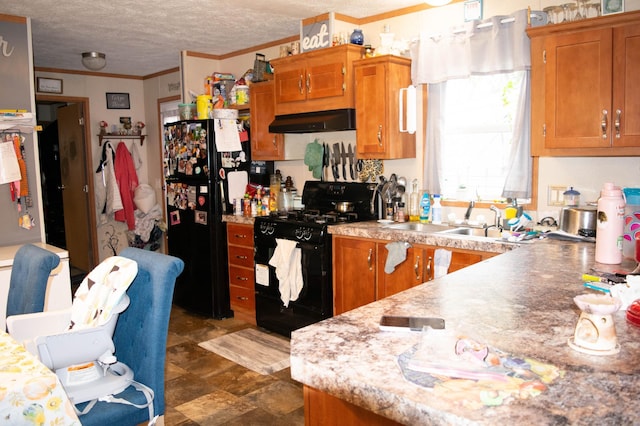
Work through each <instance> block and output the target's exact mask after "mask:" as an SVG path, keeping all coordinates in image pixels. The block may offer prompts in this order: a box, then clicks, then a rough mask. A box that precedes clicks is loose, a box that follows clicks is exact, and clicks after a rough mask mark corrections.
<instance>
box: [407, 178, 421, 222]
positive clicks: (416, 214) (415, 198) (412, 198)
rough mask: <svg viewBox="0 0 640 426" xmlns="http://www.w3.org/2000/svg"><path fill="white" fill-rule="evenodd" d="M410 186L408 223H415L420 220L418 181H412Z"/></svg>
mask: <svg viewBox="0 0 640 426" xmlns="http://www.w3.org/2000/svg"><path fill="white" fill-rule="evenodd" d="M411 185H412V190H411V194H410V195H409V221H411V222H417V221H419V220H420V194H418V179H414V180H413V182H412V183H411Z"/></svg>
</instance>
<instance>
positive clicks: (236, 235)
mask: <svg viewBox="0 0 640 426" xmlns="http://www.w3.org/2000/svg"><path fill="white" fill-rule="evenodd" d="M233 236H234V237H236V238H247V235H246V234H233Z"/></svg>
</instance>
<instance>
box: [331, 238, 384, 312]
mask: <svg viewBox="0 0 640 426" xmlns="http://www.w3.org/2000/svg"><path fill="white" fill-rule="evenodd" d="M375 300H376V243H375V241H371V240H360V239H354V238H343V237H334V239H333V314H334V315H339V314H341V313H343V312H346V311H349V310H351V309H355V308H357V307H359V306H363V305H366V304H368V303H371V302H373V301H375Z"/></svg>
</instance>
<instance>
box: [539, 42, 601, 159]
mask: <svg viewBox="0 0 640 426" xmlns="http://www.w3.org/2000/svg"><path fill="white" fill-rule="evenodd" d="M611 46H612V30H611V29H598V30H589V31H582V32H577V33H571V34H557V35H553V36H550V37H548V38H547V39H546V43H545V52H544V54H545V55H546V67H545V122H544V124H545V127H546V137H545V147H546V148H552V149H553V148H607V147H609V146H611V139H610V134H611V129H612V115H613V114H612V111H611V86H612V83H611V81H612V75H611V71H612V68H611V64H612V49H611Z"/></svg>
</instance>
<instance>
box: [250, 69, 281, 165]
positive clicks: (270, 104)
mask: <svg viewBox="0 0 640 426" xmlns="http://www.w3.org/2000/svg"><path fill="white" fill-rule="evenodd" d="M274 92H275V91H274V83H273V81H267V82H262V83H254V84H252V85H251V91H250V92H249V96H250V97H251V106H252V107H251V158H252V159H254V160H282V159H284V137H283V135H281V134H275V133H269V124H271V122H272V121H273V119H274V117H275V101H274Z"/></svg>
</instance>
